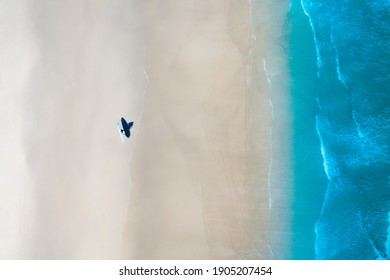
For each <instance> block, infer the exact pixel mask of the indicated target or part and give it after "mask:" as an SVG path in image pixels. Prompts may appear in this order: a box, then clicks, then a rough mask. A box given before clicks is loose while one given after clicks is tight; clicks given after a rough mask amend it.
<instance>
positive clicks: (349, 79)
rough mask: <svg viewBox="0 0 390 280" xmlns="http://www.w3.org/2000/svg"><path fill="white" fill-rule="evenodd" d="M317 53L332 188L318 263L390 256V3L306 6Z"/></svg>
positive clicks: (321, 125) (319, 123)
mask: <svg viewBox="0 0 390 280" xmlns="http://www.w3.org/2000/svg"><path fill="white" fill-rule="evenodd" d="M301 6H302V9H303V11H304V13H305V14H306V16H307V17H308V21H309V23H310V26H311V28H312V33H313V34H312V35H313V38H312V39H313V41H314V44H315V47H316V53H317V71H318V72H317V78H318V82H317V84H318V88H317V89H316V94H317V101H318V110H319V112H318V114H317V117H316V128H317V133H318V137H319V139H320V143H321V153H322V156H323V165H324V172H325V173H326V175H327V178H328V180H329V184H328V187H327V192H326V196H325V200H324V204H323V208H322V212H321V217H320V218H319V220H318V222H317V224H316V228H315V232H316V244H315V247H316V254H317V258H319V259H379V258H386V257H387V256H388V251H389V249H388V248H389V245H388V244H389V241H388V239H389V238H388V235H389V230H388V228H389V214H388V213H389V210H390V184H389V179H388V178H389V175H390V146H389V143H390V133H389V131H390V94H389V90H388V88H390V77H389V74H388V69H389V68H388V67H389V65H390V47H389V44H388V43H386V42H388V40H387V39H386V38H389V36H390V33H389V30H390V29H389V26H390V20H389V18H388V17H386V14H388V12H389V3H388V2H387V1H376V2H375V3H373V1H358V2H356V1H349V0H344V1H337V2H324V1H320V0H312V1H310V0H302V1H301Z"/></svg>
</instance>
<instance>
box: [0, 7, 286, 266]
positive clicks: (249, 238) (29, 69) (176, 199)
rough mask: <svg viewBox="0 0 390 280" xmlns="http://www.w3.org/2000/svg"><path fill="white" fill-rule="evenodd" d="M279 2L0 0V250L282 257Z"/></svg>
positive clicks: (2, 254) (9, 253)
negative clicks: (119, 124) (257, 18)
mask: <svg viewBox="0 0 390 280" xmlns="http://www.w3.org/2000/svg"><path fill="white" fill-rule="evenodd" d="M270 2H272V1H270ZM282 2H283V3H282ZM285 2H286V1H281V3H282V4H281V7H279V6H277V5H276V6H273V7H275V9H276V8H283V9H281V12H280V14H277V18H278V19H279V21H277V22H278V24H275V25H273V24H269V23H270V22H271V21H272V20H271V19H270V18H268V19H267V18H266V17H267V16H271V15H272V13H269V12H270V11H269V10H267V9H270V8H269V7H270V6H271V5H267V4H269V3H263V5H260V6H261V9H264V22H262V23H261V24H260V25H259V26H260V27H259V26H256V25H255V26H252V27H257V29H256V32H255V34H256V37H257V39H256V40H257V42H252V41H251V32H252V31H253V29H252V27H251V25H250V10H249V4H248V2H247V1H243V0H231V1H229V0H202V1H192V0H149V1H141V0H133V1H127V0H116V1H112V0H104V1H103V0H102V1H96V2H95V1H59V0H58V1H38V0H35V1H27V0H26V1H18V2H17V3H16V1H15V3H14V2H12V3H11V4H6V2H4V1H0V24H2V26H5V27H4V28H2V29H1V30H0V36H1V37H2V38H7V40H4V41H3V44H2V46H1V47H0V58H1V59H2V61H3V63H2V64H0V71H1V74H2V75H0V76H1V81H0V100H1V102H0V114H1V115H0V117H1V118H0V128H1V131H2V138H1V140H0V141H1V142H0V143H1V146H0V151H1V160H0V164H1V165H0V167H1V169H0V170H1V172H2V174H1V176H0V202H1V203H0V219H1V220H2V223H0V224H1V225H0V242H1V243H0V248H1V251H0V258H50V259H51V258H70V259H71V258H104V259H110V258H130V259H134V258H135V259H140V258H141V259H208V258H219V259H236V258H251V259H252V258H273V257H277V258H281V257H283V256H285V255H283V254H284V253H283V252H285V251H287V247H288V240H287V239H288V238H287V239H286V235H285V234H284V231H285V230H286V228H285V226H283V225H286V224H287V220H285V218H284V217H286V211H288V201H287V200H286V199H285V197H287V196H288V195H289V194H288V193H285V188H286V186H288V182H287V181H288V179H286V182H283V183H280V182H276V183H275V184H273V185H272V188H269V171H270V167H272V168H271V169H272V170H271V171H273V173H272V174H276V175H272V174H271V177H272V176H273V177H272V178H278V177H280V178H288V177H286V174H285V173H283V172H282V171H281V170H284V168H285V166H284V160H282V159H283V157H284V156H285V154H286V153H285V151H286V150H284V148H283V147H286V143H287V142H285V141H280V142H278V141H275V142H273V143H274V145H273V146H272V147H273V148H272V150H271V140H272V139H274V138H275V137H276V138H278V137H283V136H285V134H284V133H285V132H284V131H285V126H286V125H288V124H286V123H284V122H281V123H280V122H278V123H277V124H275V125H276V126H275V131H274V133H275V134H273V135H274V136H273V137H274V138H271V135H270V132H271V131H270V126H271V122H272V111H271V106H270V103H269V97H270V95H269V93H270V91H269V90H270V88H269V84H268V80H267V73H265V72H264V69H263V64H262V60H263V58H265V59H266V61H267V66H268V67H267V69H270V71H267V72H268V77H269V78H270V80H272V82H274V84H275V85H276V84H279V85H280V86H279V88H278V87H274V88H272V93H273V94H274V96H275V99H274V105H275V106H276V107H277V108H279V109H280V108H285V107H288V104H285V103H284V102H279V103H278V102H277V101H276V100H283V98H284V96H283V93H284V91H285V87H286V85H285V84H284V83H280V81H284V80H285V77H286V75H287V74H286V73H285V71H284V70H283V67H285V65H283V59H284V57H283V53H282V52H281V51H280V50H279V49H278V47H277V41H278V38H276V37H273V35H272V34H274V33H273V31H275V32H276V33H277V34H279V35H280V32H281V22H282V20H281V19H282V16H283V13H285V11H286V8H287V7H286V5H285V4H286V3H285ZM7 3H8V2H7ZM278 32H279V33H278ZM258 42H264V44H261V47H260V48H257V47H254V45H255V44H257V43H258ZM266 42H267V43H266ZM250 50H252V51H251V52H250ZM259 61H260V63H259ZM249 66H251V67H249ZM280 69H282V70H280ZM275 71H276V72H275ZM145 73H146V74H145ZM278 98H279V99H278ZM285 100H287V99H285ZM282 111H283V110H282ZM121 116H125V117H126V118H127V119H128V120H129V121H130V120H134V121H135V126H134V129H133V130H132V133H133V136H132V138H131V139H130V141H127V142H126V143H125V144H122V143H121V142H120V139H119V136H118V134H117V131H116V128H115V126H114V122H115V121H116V120H118V119H119V118H120V117H121ZM280 118H281V119H283V118H285V116H284V115H283V114H281V115H280ZM275 135H276V136H275ZM286 137H287V138H288V136H286ZM272 155H273V156H274V158H273V160H272V161H271V156H272ZM275 155H276V156H275ZM271 162H272V165H271ZM278 170H279V171H278ZM287 175H288V174H287ZM283 176H284V177H283ZM272 178H271V181H272ZM269 194H271V196H272V197H273V199H274V202H273V203H274V206H273V207H274V208H273V210H272V212H270V210H269ZM286 207H287V208H286ZM270 217H271V219H270ZM281 233H283V234H281ZM281 239H286V240H287V241H286V242H285V243H283V242H281V243H280V242H279V241H280V240H281ZM270 246H272V247H273V250H271V249H270ZM275 250H276V251H275Z"/></svg>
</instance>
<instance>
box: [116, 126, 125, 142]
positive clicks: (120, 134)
mask: <svg viewBox="0 0 390 280" xmlns="http://www.w3.org/2000/svg"><path fill="white" fill-rule="evenodd" d="M116 128H117V129H118V132H119V136H120V138H121V140H122V142H125V140H123V136H122V132H121V127H120V126H119V122H116Z"/></svg>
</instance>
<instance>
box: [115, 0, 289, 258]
mask: <svg viewBox="0 0 390 280" xmlns="http://www.w3.org/2000/svg"><path fill="white" fill-rule="evenodd" d="M191 3H192V2H191V1H180V5H175V1H170V5H171V6H168V7H166V11H161V10H159V9H158V8H157V7H156V6H153V3H149V5H147V7H145V10H146V14H145V26H146V29H145V48H146V65H145V67H146V68H145V69H146V72H147V75H148V77H149V79H150V80H149V86H148V89H147V93H146V99H145V110H144V115H143V116H142V121H141V122H142V123H141V124H142V127H141V128H140V131H139V134H138V136H137V137H138V138H139V139H137V143H138V144H137V145H136V146H135V150H134V157H133V158H132V162H131V168H130V170H131V171H130V173H131V178H132V183H133V184H132V193H131V197H132V201H131V203H130V205H129V207H130V208H129V210H128V221H127V226H126V230H125V232H126V233H125V234H124V236H127V238H125V239H126V240H125V244H126V245H125V248H124V250H123V252H122V257H123V258H131V259H138V258H141V259H174V258H177V259H209V258H211V259H270V258H273V257H274V254H275V252H273V251H274V249H270V246H271V247H272V246H275V247H278V248H277V249H276V251H277V253H276V254H277V255H278V256H279V255H280V256H281V257H280V258H283V256H285V255H284V253H281V252H279V251H283V250H284V249H286V248H287V246H288V243H283V242H282V245H280V242H281V240H280V238H279V235H278V234H277V235H276V236H278V237H277V238H274V237H271V236H275V230H276V231H278V230H279V228H278V226H280V224H279V223H281V222H286V220H284V218H282V219H281V218H280V217H279V216H280V215H287V214H286V212H287V211H288V210H287V209H284V206H283V204H285V203H287V204H288V203H289V201H288V199H287V198H286V195H285V194H284V192H285V191H286V188H285V187H283V186H280V189H281V190H278V189H276V188H278V187H279V186H276V187H274V186H272V190H271V191H272V192H273V195H274V197H275V205H276V206H277V207H276V208H275V209H274V211H273V212H272V213H270V212H269V209H268V203H269V202H268V195H267V193H268V173H269V168H270V166H269V163H270V158H271V154H270V152H271V151H270V144H271V143H270V142H269V141H270V139H269V133H270V130H269V129H270V127H271V121H272V116H271V115H272V112H271V111H270V107H269V96H268V93H267V94H265V93H266V92H267V91H268V90H269V88H268V86H269V85H268V82H267V76H266V73H264V72H263V73H262V74H261V75H262V78H261V79H262V80H261V81H260V82H259V81H258V80H252V84H247V82H248V75H249V74H250V73H248V71H250V70H248V68H251V67H248V55H249V54H250V45H251V44H255V43H256V42H252V43H251V40H252V38H251V36H252V34H251V28H253V27H252V26H251V22H250V20H251V19H250V7H249V2H245V3H243V2H239V1H233V2H232V6H229V5H228V1H218V2H216V1H207V2H206V1H204V2H202V3H201V4H197V5H199V6H197V5H195V7H192V5H190V4H191ZM193 8H194V9H193ZM269 24H270V25H272V24H273V23H269ZM272 27H273V26H270V27H269V28H270V29H272ZM244 34H246V35H245V36H244ZM264 35H265V34H257V40H259V39H260V38H261V39H263V38H264ZM268 35H269V34H268ZM162 38H164V39H162ZM162 40H164V41H162ZM252 47H253V45H252ZM273 47H274V46H272V45H271V46H269V49H267V51H268V55H269V56H270V57H271V58H270V61H271V62H270V68H271V71H273V67H276V66H275V65H276V64H277V63H275V64H273V63H274V60H275V61H276V62H277V58H274V57H273V56H271V55H270V54H269V50H271V49H272V48H273ZM252 51H254V52H255V53H252V55H253V57H256V56H257V55H259V53H260V56H261V53H264V50H259V49H257V47H256V46H255V47H254V48H253V49H252ZM277 55H278V54H275V56H277ZM273 59H274V60H273ZM251 63H252V70H254V72H253V73H251V74H250V75H252V76H255V75H259V74H260V73H261V71H263V70H261V69H258V68H257V66H256V65H255V64H256V63H257V61H256V60H254V61H252V62H251ZM256 71H257V72H256ZM273 78H274V77H272V79H273ZM276 78H277V79H282V78H281V77H279V76H276ZM252 79H253V77H252ZM283 97H284V96H283ZM281 98H282V97H280V99H281ZM284 102H285V101H283V100H279V99H278V102H276V106H277V107H278V109H280V108H284V107H285V106H287V105H286V104H285V103H284ZM287 103H288V102H287ZM255 105H258V107H256V106H255ZM259 112H261V113H260V114H259ZM259 117H260V118H259ZM285 131H286V129H285V127H284V125H282V127H279V128H276V130H275V132H274V133H275V135H277V136H280V135H283V134H282V132H285ZM283 137H284V135H283ZM156 139H159V140H156ZM267 139H268V140H267ZM276 145H278V147H274V148H275V151H274V153H275V154H274V156H275V157H276V158H277V160H274V163H273V164H274V165H275V166H274V167H273V168H275V171H274V172H275V173H276V174H280V172H279V171H276V167H277V166H278V165H282V167H281V169H283V166H285V163H284V161H283V160H281V158H282V157H283V156H284V155H285V151H281V152H280V154H279V150H278V149H280V146H282V147H283V145H284V144H283V143H278V142H276ZM156 156H158V157H159V161H160V162H159V163H156V162H155V158H156ZM279 159H280V161H279ZM286 161H287V160H286ZM145 168H147V169H148V174H146V173H145V171H144V170H145ZM172 171H173V172H174V173H172ZM175 171H176V172H175ZM170 173H171V174H170ZM261 174H263V175H261ZM154 200H156V201H154ZM151 204H153V207H152V206H151ZM146 205H150V208H149V207H147V206H146ZM169 205H171V206H169ZM137 208H140V209H143V210H140V209H137ZM287 208H288V207H287ZM168 213H169V214H168ZM269 215H273V216H272V217H271V219H270V218H269ZM286 219H287V218H286ZM151 231H152V232H151ZM178 240H180V241H178ZM178 244H180V246H178ZM277 244H279V245H277ZM279 247H280V248H281V249H279Z"/></svg>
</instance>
